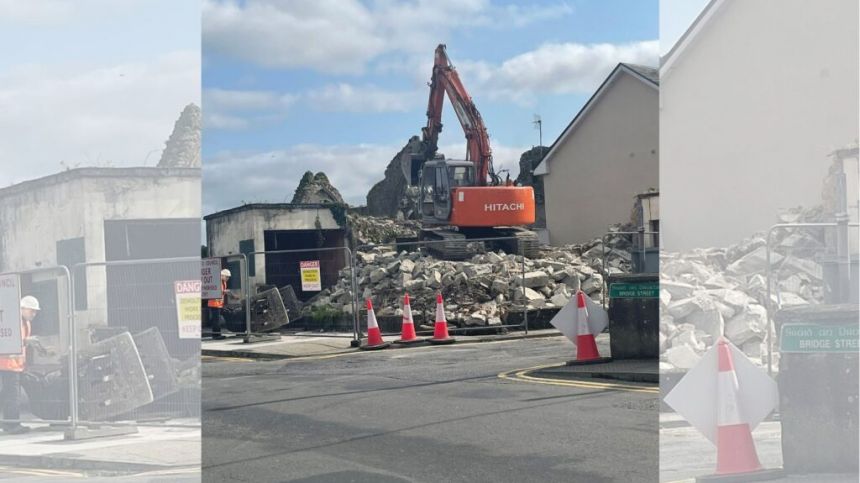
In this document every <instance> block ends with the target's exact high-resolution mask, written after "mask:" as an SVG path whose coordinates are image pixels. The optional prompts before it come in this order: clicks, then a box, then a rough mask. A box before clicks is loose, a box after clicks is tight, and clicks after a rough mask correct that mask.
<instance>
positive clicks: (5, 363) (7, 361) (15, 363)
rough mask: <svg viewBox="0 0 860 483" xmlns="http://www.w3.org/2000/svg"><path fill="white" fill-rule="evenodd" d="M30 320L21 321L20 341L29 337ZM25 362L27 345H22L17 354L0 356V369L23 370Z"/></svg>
mask: <svg viewBox="0 0 860 483" xmlns="http://www.w3.org/2000/svg"><path fill="white" fill-rule="evenodd" d="M30 330H31V328H30V322H27V321H26V320H22V321H21V341H22V342H23V341H24V339H26V338H28V337H30ZM26 363H27V347H26V346H24V348H23V351H22V352H21V355H19V356H0V371H11V372H24V365H25V364H26Z"/></svg>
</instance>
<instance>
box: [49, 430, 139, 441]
mask: <svg viewBox="0 0 860 483" xmlns="http://www.w3.org/2000/svg"><path fill="white" fill-rule="evenodd" d="M135 433H137V426H114V427H84V426H81V427H78V428H69V429H67V430H66V432H65V437H64V439H65V440H66V441H82V440H86V439H94V438H107V437H110V436H123V435H126V434H135Z"/></svg>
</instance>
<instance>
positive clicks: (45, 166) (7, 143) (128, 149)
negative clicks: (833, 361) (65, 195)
mask: <svg viewBox="0 0 860 483" xmlns="http://www.w3.org/2000/svg"><path fill="white" fill-rule="evenodd" d="M200 10H201V4H200V1H199V0H181V1H169V0H123V1H121V2H120V1H116V0H79V1H75V2H69V1H65V0H32V1H21V0H0V45H3V46H6V47H7V48H5V49H3V54H2V55H0V128H2V132H3V135H2V140H0V163H2V169H0V186H7V185H9V184H12V183H17V182H20V181H24V180H27V179H33V178H37V177H41V176H45V175H49V174H53V173H55V172H57V171H60V170H63V169H65V168H66V167H74V166H135V165H143V164H146V165H149V166H152V165H153V164H154V163H156V162H157V161H158V159H159V157H160V155H161V151H162V150H163V149H164V142H165V141H166V140H167V137H168V136H169V135H170V132H171V131H172V129H173V123H174V122H175V121H176V119H177V117H178V116H179V113H180V112H181V111H182V108H183V107H184V106H185V105H186V104H188V103H190V102H195V103H199V102H200V70H201V67H200ZM8 47H11V48H8ZM24 160H26V162H22V161H24Z"/></svg>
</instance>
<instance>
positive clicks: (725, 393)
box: [717, 337, 762, 475]
mask: <svg viewBox="0 0 860 483" xmlns="http://www.w3.org/2000/svg"><path fill="white" fill-rule="evenodd" d="M717 360H718V362H717V367H718V369H717V370H718V371H719V372H718V373H717V378H718V379H717V398H718V406H717V474H718V475H725V474H734V473H749V472H752V471H758V470H761V469H762V467H761V463H759V461H758V455H757V454H756V451H755V444H754V443H753V439H752V433H751V432H750V426H749V424H748V423H746V422H744V420H743V418H742V417H741V414H740V410H739V407H738V390H739V387H738V376H737V374H735V366H734V363H733V362H732V354H731V352H730V351H729V346H728V344H727V343H726V339H724V338H722V337H721V338H720V340H719V341H717Z"/></svg>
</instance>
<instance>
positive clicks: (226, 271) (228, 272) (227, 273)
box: [221, 268, 233, 277]
mask: <svg viewBox="0 0 860 483" xmlns="http://www.w3.org/2000/svg"><path fill="white" fill-rule="evenodd" d="M221 276H222V277H232V276H233V274H232V273H230V270H227V269H226V268H225V269H224V270H221Z"/></svg>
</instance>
